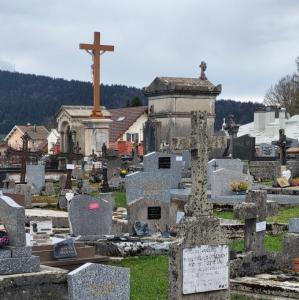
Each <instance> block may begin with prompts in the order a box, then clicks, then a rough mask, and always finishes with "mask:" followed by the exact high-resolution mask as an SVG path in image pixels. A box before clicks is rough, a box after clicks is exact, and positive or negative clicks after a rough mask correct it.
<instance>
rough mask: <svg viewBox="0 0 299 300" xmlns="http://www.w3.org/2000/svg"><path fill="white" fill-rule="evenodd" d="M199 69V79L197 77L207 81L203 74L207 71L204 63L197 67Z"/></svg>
mask: <svg viewBox="0 0 299 300" xmlns="http://www.w3.org/2000/svg"><path fill="white" fill-rule="evenodd" d="M199 67H200V77H199V78H200V80H208V78H207V76H206V74H205V71H206V69H207V64H206V63H205V62H204V61H202V62H201V64H200V65H199Z"/></svg>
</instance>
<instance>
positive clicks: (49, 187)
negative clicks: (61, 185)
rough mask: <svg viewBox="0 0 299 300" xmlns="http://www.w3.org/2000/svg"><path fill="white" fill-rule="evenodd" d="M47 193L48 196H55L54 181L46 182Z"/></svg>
mask: <svg viewBox="0 0 299 300" xmlns="http://www.w3.org/2000/svg"><path fill="white" fill-rule="evenodd" d="M45 195H46V196H53V195H55V189H54V184H53V182H51V181H50V182H46V183H45Z"/></svg>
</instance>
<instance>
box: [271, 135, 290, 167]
mask: <svg viewBox="0 0 299 300" xmlns="http://www.w3.org/2000/svg"><path fill="white" fill-rule="evenodd" d="M272 144H273V145H276V146H278V147H279V150H280V164H281V165H282V166H285V165H286V164H287V137H286V135H285V133H284V129H279V140H278V141H274V142H272Z"/></svg>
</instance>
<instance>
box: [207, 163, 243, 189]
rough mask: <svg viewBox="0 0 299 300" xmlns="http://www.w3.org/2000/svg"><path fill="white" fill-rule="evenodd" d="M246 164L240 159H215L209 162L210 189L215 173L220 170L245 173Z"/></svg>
mask: <svg viewBox="0 0 299 300" xmlns="http://www.w3.org/2000/svg"><path fill="white" fill-rule="evenodd" d="M243 168H244V163H243V162H242V161H241V160H240V159H238V158H237V159H230V158H228V159H225V158H214V159H212V160H210V161H209V162H208V189H210V188H211V178H212V174H213V171H216V170H219V169H227V170H232V171H235V172H237V173H243Z"/></svg>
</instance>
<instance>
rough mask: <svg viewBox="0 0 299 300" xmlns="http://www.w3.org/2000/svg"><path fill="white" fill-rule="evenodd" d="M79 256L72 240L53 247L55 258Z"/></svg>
mask: <svg viewBox="0 0 299 300" xmlns="http://www.w3.org/2000/svg"><path fill="white" fill-rule="evenodd" d="M76 256H77V251H76V247H75V244H74V241H73V240H72V239H67V240H64V241H61V242H59V243H56V244H54V245H53V257H54V258H56V259H66V258H72V257H76Z"/></svg>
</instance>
